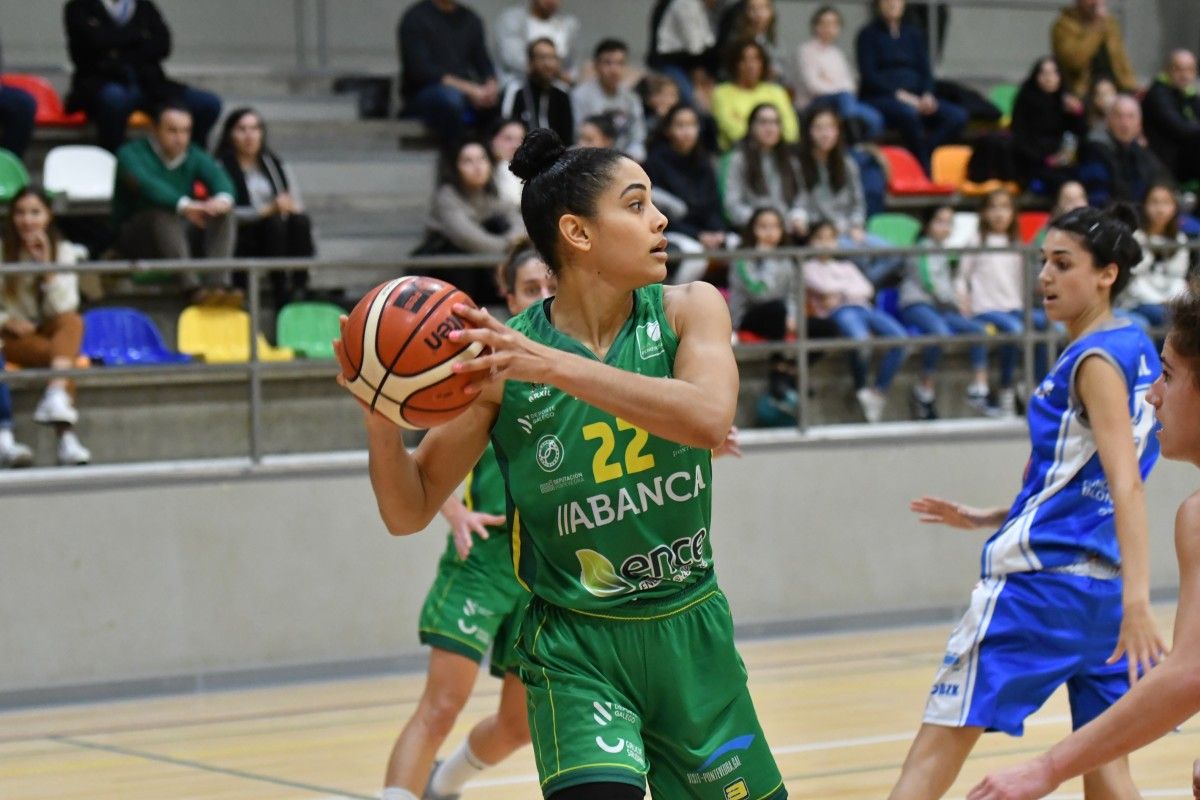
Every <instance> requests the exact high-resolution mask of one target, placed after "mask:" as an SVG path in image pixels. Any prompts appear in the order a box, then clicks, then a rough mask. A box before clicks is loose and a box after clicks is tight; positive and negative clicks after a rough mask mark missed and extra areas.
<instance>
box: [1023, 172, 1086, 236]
mask: <svg viewBox="0 0 1200 800" xmlns="http://www.w3.org/2000/svg"><path fill="white" fill-rule="evenodd" d="M1087 204H1088V198H1087V189H1084V188H1083V184H1082V183H1080V182H1079V181H1067V182H1066V183H1064V184H1063V185H1062V186H1059V187H1058V194H1057V195H1055V197H1054V207H1053V208H1052V209H1050V219H1048V220H1046V224H1045V225H1043V226H1042V228H1041V230H1039V231H1038V232H1037V235H1036V236H1034V237H1033V242H1032V244H1034V245H1036V246H1037V247H1041V246H1042V242H1043V241H1044V240H1045V238H1046V231H1048V230H1050V220H1053V219H1055V218H1056V217H1061V216H1062V215H1063V214H1065V213H1067V212H1068V211H1074V210H1075V209H1077V208H1083V207H1084V206H1086V205H1087Z"/></svg>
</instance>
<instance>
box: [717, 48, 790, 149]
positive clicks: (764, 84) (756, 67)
mask: <svg viewBox="0 0 1200 800" xmlns="http://www.w3.org/2000/svg"><path fill="white" fill-rule="evenodd" d="M770 65H771V59H770V56H768V55H767V51H766V49H764V48H763V46H762V45H761V44H759V43H758V42H756V41H754V40H752V39H751V40H746V41H742V42H740V43H739V44H737V45H735V46H734V47H733V48H732V49H731V50H730V51H729V62H728V68H729V74H730V76H731V80H728V81H725V82H724V83H722V84H720V85H719V86H717V88H716V89H715V90H713V96H712V113H713V117H714V118H715V119H716V120H717V134H718V144H719V146H720V148H721V150H722V151H726V150H728V149H729V148H731V147H733V146H734V145H735V144H737V143H738V142H740V141H741V140H742V139H743V138H744V137H745V135H746V128H747V125H748V122H749V119H750V112H751V111H752V110H754V108H756V107H757V106H759V105H762V104H763V103H767V104H769V105H771V106H773V107H774V108H775V110H776V111H778V112H779V119H780V121H781V122H782V125H783V129H782V134H783V140H784V141H785V142H796V141H799V140H800V127H799V124H798V122H797V120H796V109H795V108H794V107H793V106H792V100H791V98H790V97H788V93H787V90H786V89H784V88H783V87H782V86H780V85H779V84H778V83H773V82H771V81H769V80H767V74H768V73H769V72H770Z"/></svg>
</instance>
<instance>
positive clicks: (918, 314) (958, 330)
mask: <svg viewBox="0 0 1200 800" xmlns="http://www.w3.org/2000/svg"><path fill="white" fill-rule="evenodd" d="M953 224H954V209H953V208H952V207H951V206H948V205H943V206H937V207H935V208H934V209H932V210H931V212H930V213H929V215H928V216H927V217H926V220H925V232H924V236H922V237H921V240H920V241H919V242H917V244H918V245H920V246H922V247H927V248H929V250H930V252H929V253H923V254H921V255H920V256H916V257H914V258H910V259H909V260H908V262H907V264H906V265H905V273H904V280H903V282H902V283H901V284H900V320H901V321H902V322H903V323H904V324H905V325H907V326H908V327H909V328H916V329H917V330H918V331H920V332H921V333H922V334H923V335H930V336H951V335H953V334H962V333H965V334H975V335H980V334H984V333H986V332H987V328H986V327H985V326H984V324H983V323H982V322H979V321H977V320H972V319H967V318H966V317H964V316H963V315H962V314H961V313H959V310H958V299H957V297H956V296H955V292H954V275H953V268H954V259H953V258H952V257H951V256H948V255H945V254H944V253H939V252H938V249H939V248H941V247H944V246H945V244H946V240H947V239H948V238H949V237H950V231H951V228H952V226H953ZM968 352H969V357H970V361H971V369H972V371H973V372H974V376H973V379H972V381H971V384H970V385H969V386H968V387H967V397H966V400H967V405H969V406H970V407H971V408H973V409H975V410H977V411H979V412H981V413H984V414H988V415H989V416H991V415H994V414H995V412H996V409H995V408H994V407H993V406H991V405H989V403H988V375H987V348H986V347H985V346H984V345H983V344H982V343H980V344H973V345H971V347H970V350H969V351H968ZM941 358H942V348H941V347H938V346H937V345H932V346H930V347H926V348H925V349H924V350H923V351H922V353H921V380H920V381H919V382H918V383H917V384H915V385H914V386H913V397H912V403H913V416H914V417H916V418H917V419H922V420H924V419H937V418H938V412H937V406H936V400H937V392H936V383H935V380H934V379H935V377H936V374H937V368H938V364H939V362H940V361H941Z"/></svg>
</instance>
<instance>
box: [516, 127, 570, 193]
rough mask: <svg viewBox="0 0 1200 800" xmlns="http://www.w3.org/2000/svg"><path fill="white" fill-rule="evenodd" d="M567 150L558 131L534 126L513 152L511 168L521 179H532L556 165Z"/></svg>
mask: <svg viewBox="0 0 1200 800" xmlns="http://www.w3.org/2000/svg"><path fill="white" fill-rule="evenodd" d="M565 152H567V148H566V147H564V146H563V143H562V139H559V138H558V134H557V133H555V132H554V131H552V130H550V129H549V128H534V129H533V130H531V131H530V132H529V133H527V134H525V140H524V141H522V142H521V146H520V147H518V148H517V152H516V153H514V154H513V157H512V163H511V164H510V165H509V169H511V170H512V173H513V174H514V175H516V176H517V177H518V178H520V179H521V180H523V181H531V180H533V179H534V178H535V177H536V176H538V175H540V174H541V173H543V172H545V171H546V170H548V169H550V168H551V167H552V166H554V164H555V162H557V161H558V160H559V159H560V158H561V157H562V154H563V153H565Z"/></svg>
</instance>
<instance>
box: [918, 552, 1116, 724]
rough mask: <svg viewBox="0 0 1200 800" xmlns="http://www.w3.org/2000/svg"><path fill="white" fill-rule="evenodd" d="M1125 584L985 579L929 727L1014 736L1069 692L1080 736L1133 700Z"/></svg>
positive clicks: (946, 661)
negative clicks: (1124, 645)
mask: <svg viewBox="0 0 1200 800" xmlns="http://www.w3.org/2000/svg"><path fill="white" fill-rule="evenodd" d="M1121 615H1122V603H1121V579H1120V577H1117V576H1116V573H1115V570H1114V571H1113V572H1112V574H1111V576H1109V577H1094V576H1090V575H1086V574H1072V573H1071V572H1063V571H1042V572H1018V573H1012V574H1010V575H1002V576H999V577H992V578H984V579H983V580H981V581H980V582H979V583H978V584H976V586H975V590H974V592H972V594H971V606H970V608H968V609H967V612H966V614H965V615H964V616H963V618H962V620H961V621H960V622H959V623H958V627H956V628H955V629H954V632H953V633H951V634H950V641H949V643H948V644H947V646H946V655H945V657H944V658H943V660H942V666H941V668H940V669H939V670H938V673H937V677H936V678H935V679H934V682H933V689H932V691H931V692H930V695H929V702H928V703H927V704H926V706H925V722H927V723H930V724H933V725H945V726H948V727H954V728H958V727H967V726H978V727H981V728H985V729H987V730H990V731H1003V732H1005V733H1008V734H1011V735H1012V736H1020V735H1021V734H1022V733H1023V732H1024V728H1025V719H1026V717H1028V716H1029V715H1030V714H1032V713H1033V712H1035V711H1037V710H1038V709H1039V708H1040V707H1041V706H1042V704H1043V703H1045V702H1046V700H1048V699H1049V698H1050V695H1052V694H1053V693H1054V691H1055V690H1056V689H1058V687H1059V686H1062V685H1063V684H1064V683H1065V684H1066V685H1067V693H1068V696H1069V698H1070V703H1071V722H1072V725H1073V727H1074V728H1079V727H1081V726H1083V725H1085V724H1087V723H1088V722H1090V721H1091V720H1092V719H1094V718H1096V717H1097V716H1099V715H1100V714H1101V713H1102V712H1103V711H1104V710H1105V709H1107V708H1108V707H1109V706H1111V705H1112V704H1113V703H1115V702H1116V701H1117V700H1119V699H1120V698H1121V696H1122V695H1124V694H1125V692H1127V691H1129V674H1128V667H1127V662H1126V660H1125V658H1121V659H1120V660H1119V661H1118V662H1117V663H1115V664H1111V665H1110V664H1105V663H1104V662H1105V661H1106V660H1107V659H1108V657H1109V656H1110V655H1112V652H1113V649H1114V648H1115V647H1116V644H1117V637H1118V634H1119V632H1120V629H1121Z"/></svg>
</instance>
